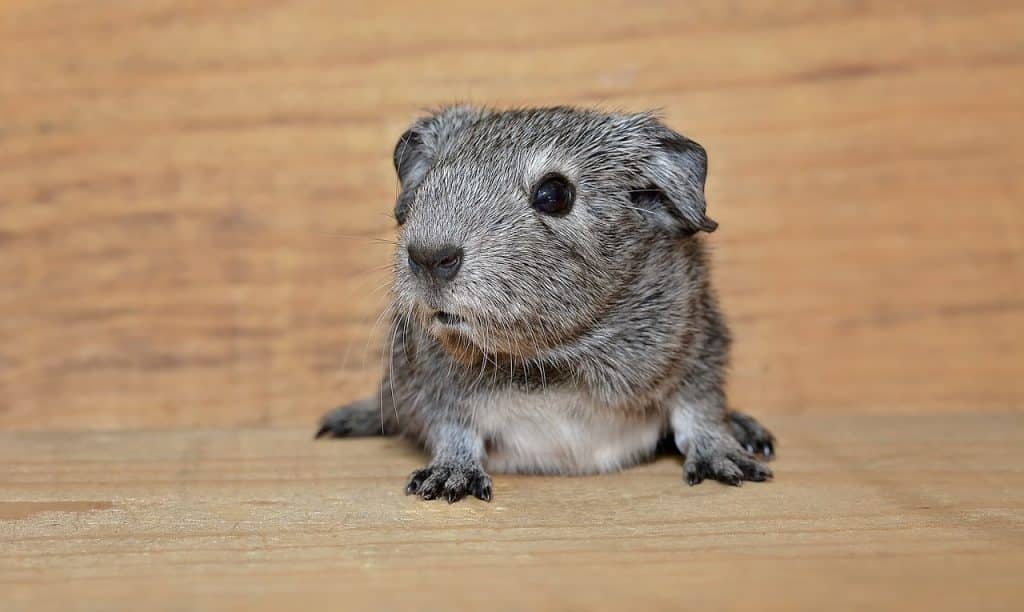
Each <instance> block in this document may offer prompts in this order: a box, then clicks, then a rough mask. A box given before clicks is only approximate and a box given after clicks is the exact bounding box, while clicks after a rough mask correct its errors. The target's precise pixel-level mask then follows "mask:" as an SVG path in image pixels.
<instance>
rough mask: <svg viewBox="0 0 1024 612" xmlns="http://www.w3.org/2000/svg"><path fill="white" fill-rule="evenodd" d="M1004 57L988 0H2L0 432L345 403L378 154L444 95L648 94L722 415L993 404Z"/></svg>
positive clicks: (1013, 317) (378, 198)
mask: <svg viewBox="0 0 1024 612" xmlns="http://www.w3.org/2000/svg"><path fill="white" fill-rule="evenodd" d="M583 24H585V26H584V25H583ZM1022 62H1024V6H1021V4H1020V2H1016V1H1013V0H1005V1H997V0H985V1H980V2H970V3H964V2H954V1H952V0H941V1H918V2H900V3H893V2H884V1H881V0H874V1H869V2H856V3H850V2H840V1H829V2H812V1H809V0H807V1H804V0H801V1H797V2H778V1H776V2H762V3H733V2H729V3H722V2H718V1H717V0H697V1H694V2H687V3H673V2H665V3H659V2H651V3H636V2H623V1H612V2H599V3H594V2H583V1H582V0H572V1H570V2H564V3H557V5H556V4H553V3H550V2H540V1H537V0H531V1H529V2H526V3H515V6H514V7H513V6H512V5H505V4H498V5H494V6H488V7H484V6H482V5H480V3H479V2H468V1H465V0H442V1H439V2H431V3H427V4H422V5H419V6H413V7H410V6H408V3H381V2H375V3H372V4H368V5H366V6H362V5H358V6H357V5H355V3H320V2H290V3H286V4H279V3H273V2H236V1H233V0H212V1H207V2H184V3H183V2H177V1H171V0H147V1H145V2H131V3H100V4H95V3H91V4H89V6H88V8H82V7H77V8H76V7H75V6H74V5H73V4H68V3H61V2H49V1H39V0H6V1H5V2H3V3H2V5H0V288H2V289H0V427H2V428H7V429H10V428H20V429H33V428H48V427H95V428H106V427H161V426H167V427H181V426H190V425H206V426H230V425H259V424H299V423H310V422H313V421H314V420H315V419H316V418H317V417H318V416H319V414H320V413H321V412H323V411H324V410H325V409H326V408H328V407H329V406H331V405H333V404H335V403H337V402H341V401H343V400H347V399H352V398H355V397H358V396H361V395H365V394H368V393H369V392H370V391H371V390H372V388H373V386H374V385H375V378H376V376H377V371H378V361H377V357H376V355H377V346H378V344H379V338H380V336H379V329H378V330H374V329H373V325H372V323H373V321H374V320H375V318H376V317H377V315H378V314H379V313H380V311H381V308H382V306H383V303H384V299H385V297H384V295H385V292H384V291H383V290H381V289H380V287H381V286H382V285H384V284H385V283H386V281H387V278H386V275H385V271H384V268H385V267H386V265H387V263H388V261H389V258H390V254H389V252H390V247H389V245H388V244H387V243H386V241H387V240H390V239H392V238H393V236H394V230H393V228H392V223H391V221H390V220H389V219H388V218H387V214H386V213H387V211H388V210H389V209H390V206H391V204H392V202H393V197H394V194H395V180H394V177H393V172H392V169H391V166H390V152H391V147H392V145H393V143H394V142H395V141H396V139H397V137H398V135H399V134H400V133H401V132H402V130H403V129H404V127H405V126H406V124H407V123H408V122H409V121H410V120H411V119H412V118H413V117H414V116H415V115H416V114H417V113H418V112H419V110H418V109H421V108H423V107H427V106H431V105H435V104H440V103H444V102H449V101H452V100H456V99H468V100H474V101H479V102H486V103H490V104H494V105H498V106H505V105H538V104H553V103H571V104H582V105H591V104H604V105H606V106H611V107H623V108H630V109H643V108H649V107H661V108H662V109H663V110H664V112H665V115H666V116H667V118H668V120H669V121H670V123H671V124H672V125H674V126H677V127H678V128H680V129H681V130H683V131H686V132H687V133H689V134H690V135H691V136H693V137H694V138H695V139H697V140H698V141H700V142H702V143H703V144H704V145H705V146H706V147H707V148H708V150H709V151H710V155H711V176H710V179H709V185H708V195H709V201H710V209H711V211H712V215H713V216H714V217H715V218H716V219H717V220H719V221H720V222H721V230H720V231H719V232H718V233H716V234H715V235H714V236H712V237H711V243H712V244H713V246H714V250H715V256H716V260H717V284H718V286H719V287H720V289H721V293H722V298H723V302H724V305H725V308H726V310H727V312H728V314H729V315H730V316H731V319H732V321H733V322H734V325H735V328H736V329H735V332H736V334H735V335H736V338H737V344H736V354H735V368H734V376H733V380H732V385H731V393H732V396H733V398H734V399H735V401H736V402H737V403H738V404H739V405H743V406H749V407H750V408H751V409H754V410H757V411H760V412H762V413H764V412H767V413H775V414H781V413H800V412H805V411H825V412H830V411H850V410H862V411H879V412H883V411H884V412H894V411H899V412H922V411H957V410H968V409H975V408H978V407H982V408H986V409H990V410H1016V409H1018V408H1019V407H1020V406H1024V376H1021V375H1020V374H1021V364H1022V363H1024V283H1022V282H1021V281H1020V278H1022V273H1024V242H1022V240H1021V235H1022V230H1024V204H1022V203H1024V86H1022V83H1024V63H1022ZM381 241H385V242H381ZM143 406H145V407H147V409H146V410H142V409H141V407H143Z"/></svg>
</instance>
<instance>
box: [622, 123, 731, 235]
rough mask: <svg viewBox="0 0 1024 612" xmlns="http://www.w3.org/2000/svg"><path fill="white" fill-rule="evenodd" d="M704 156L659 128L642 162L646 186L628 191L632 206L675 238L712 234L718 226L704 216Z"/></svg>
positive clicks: (692, 145)
mask: <svg viewBox="0 0 1024 612" xmlns="http://www.w3.org/2000/svg"><path fill="white" fill-rule="evenodd" d="M707 175H708V155H707V152H706V151H704V147H702V146H700V145H699V144H697V143H696V142H694V141H692V140H690V139H689V138H686V137H685V136H683V135H681V134H678V133H676V132H674V131H672V130H670V129H668V128H665V127H661V129H660V130H659V131H658V134H657V136H656V140H655V145H654V149H653V151H652V153H651V155H650V157H648V159H647V160H646V161H645V163H644V179H645V180H646V181H647V182H648V185H647V186H645V187H642V188H640V189H637V190H633V191H631V192H630V199H632V200H633V204H634V205H636V206H638V207H639V208H641V209H643V210H644V211H647V212H649V213H650V217H651V218H652V219H653V220H654V221H655V222H656V223H657V224H659V225H662V226H664V227H665V228H666V229H667V230H669V231H670V232H672V233H674V234H676V235H679V236H691V235H693V234H696V233H697V232H709V233H710V232H713V231H715V229H716V228H717V227H718V223H716V222H715V221H714V220H712V219H711V218H709V217H708V216H707V215H705V214H704V212H705V210H706V209H707V204H706V203H705V201H704V180H705V179H706V178H707Z"/></svg>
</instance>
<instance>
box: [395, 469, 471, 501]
mask: <svg viewBox="0 0 1024 612" xmlns="http://www.w3.org/2000/svg"><path fill="white" fill-rule="evenodd" d="M405 494H406V495H419V496H420V497H422V498H423V499H437V498H444V499H447V500H448V503H449V504H451V503H455V502H457V501H459V500H460V499H462V498H463V497H465V496H467V495H472V496H473V497H476V498H477V499H482V500H483V501H485V502H489V501H491V477H490V476H488V475H487V472H485V471H483V469H482V468H481V467H480V466H478V465H472V464H457V463H438V464H434V465H429V466H427V467H425V468H423V469H422V470H416V471H415V472H413V473H412V476H410V477H409V484H408V485H406V487H405Z"/></svg>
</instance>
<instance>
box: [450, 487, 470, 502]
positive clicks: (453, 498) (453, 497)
mask: <svg viewBox="0 0 1024 612" xmlns="http://www.w3.org/2000/svg"><path fill="white" fill-rule="evenodd" d="M465 495H466V494H465V493H464V492H462V491H459V490H456V489H452V490H451V491H448V503H449V504H454V503H455V502H457V501H459V500H460V499H462V498H463V497H464V496H465Z"/></svg>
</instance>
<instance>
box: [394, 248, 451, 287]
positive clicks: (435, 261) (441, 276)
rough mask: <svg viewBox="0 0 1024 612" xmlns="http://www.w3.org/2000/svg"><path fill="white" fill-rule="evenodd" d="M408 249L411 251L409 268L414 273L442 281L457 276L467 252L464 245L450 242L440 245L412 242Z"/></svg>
mask: <svg viewBox="0 0 1024 612" xmlns="http://www.w3.org/2000/svg"><path fill="white" fill-rule="evenodd" d="M406 250H407V251H408V253H409V269H410V270H412V273H413V274H415V275H416V276H419V277H421V278H428V279H433V280H438V281H442V282H448V281H450V280H452V279H453V278H455V275H456V274H458V273H459V268H461V267H462V258H463V255H464V254H465V253H464V251H463V250H462V247H457V246H453V245H450V244H446V245H443V246H440V247H427V246H421V245H414V244H410V245H409V246H408V247H406Z"/></svg>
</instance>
